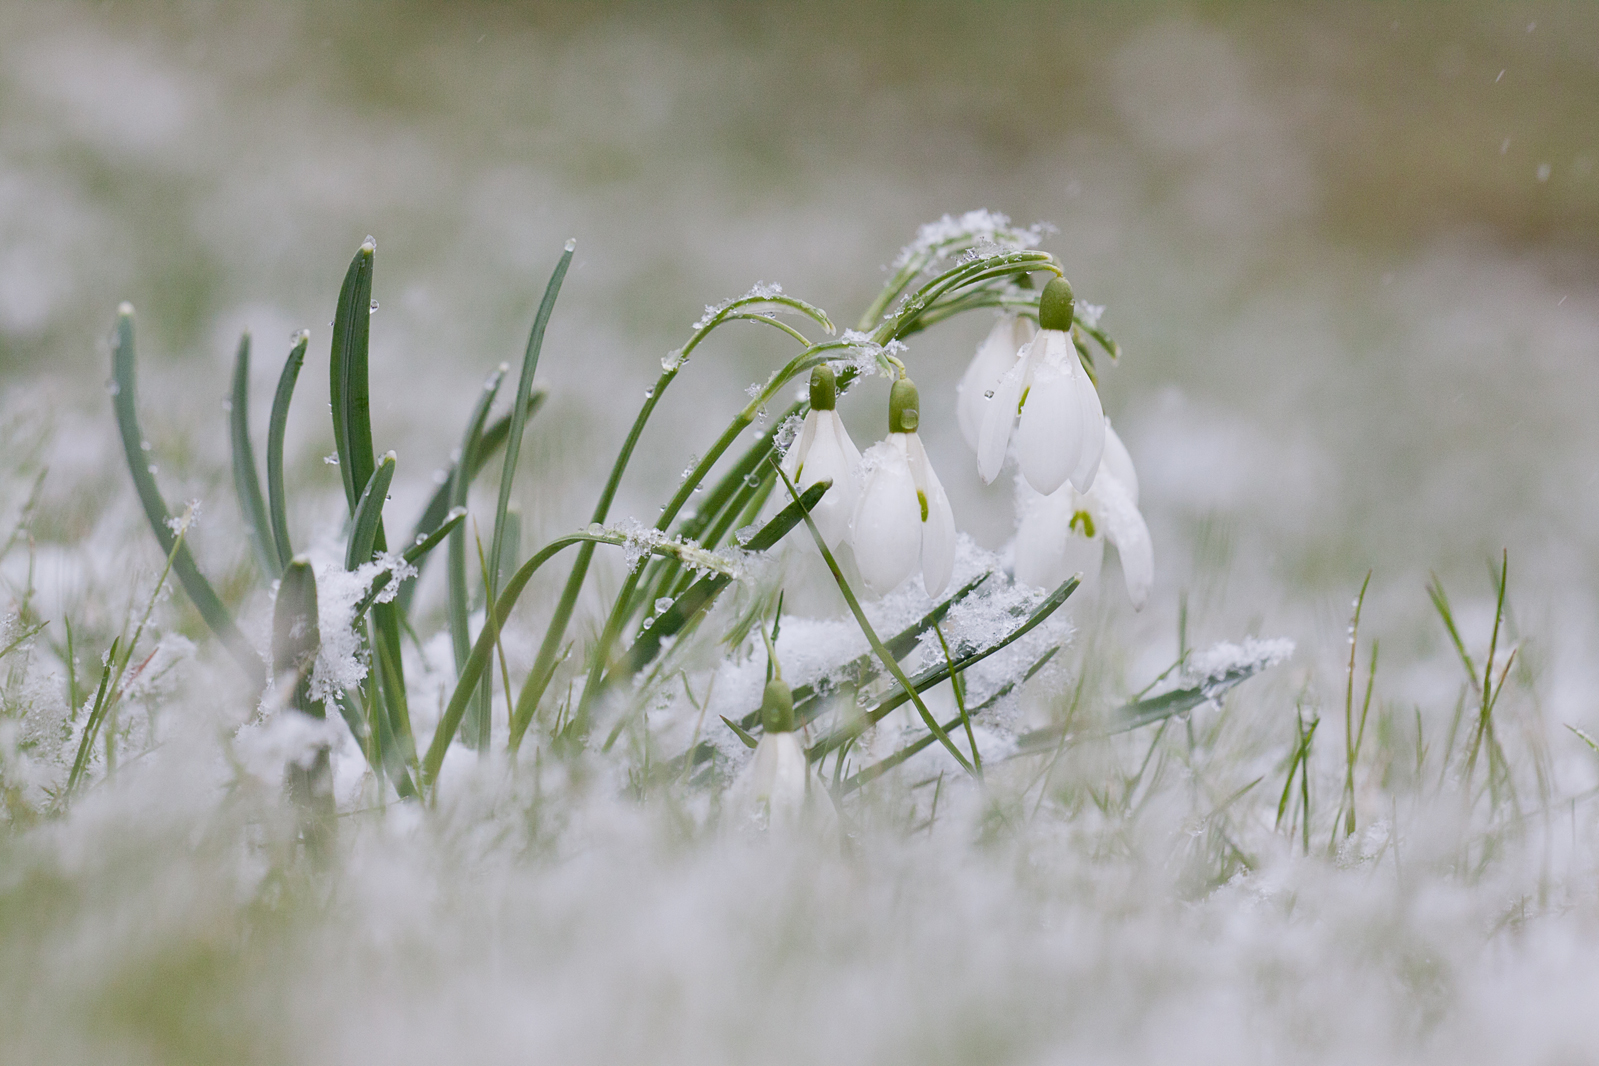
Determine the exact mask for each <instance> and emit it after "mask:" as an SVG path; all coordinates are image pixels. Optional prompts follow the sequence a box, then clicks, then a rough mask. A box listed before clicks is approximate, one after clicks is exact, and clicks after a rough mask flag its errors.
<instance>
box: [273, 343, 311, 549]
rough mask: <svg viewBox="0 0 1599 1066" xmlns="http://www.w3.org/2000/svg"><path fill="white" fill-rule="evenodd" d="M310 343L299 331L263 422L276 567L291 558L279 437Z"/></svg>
mask: <svg viewBox="0 0 1599 1066" xmlns="http://www.w3.org/2000/svg"><path fill="white" fill-rule="evenodd" d="M310 343H311V334H310V332H309V331H307V330H303V329H302V330H301V331H300V332H299V333H298V334H297V335H296V337H295V340H294V347H293V348H291V349H289V358H288V359H287V360H286V361H285V362H284V364H283V373H281V374H279V375H278V390H277V392H276V393H275V394H273V397H272V418H271V421H269V422H268V423H267V512H268V515H269V517H270V519H271V522H272V539H273V541H274V542H275V544H276V548H277V553H278V565H279V566H280V567H285V566H288V565H289V560H290V559H292V558H293V557H294V548H293V546H292V545H291V544H290V542H289V502H288V497H287V496H285V495H284V492H283V434H284V431H285V429H286V428H287V426H288V422H289V402H290V401H291V400H292V399H293V398H294V385H295V382H297V381H299V379H300V367H302V366H304V365H305V349H306V346H307V345H309V344H310Z"/></svg>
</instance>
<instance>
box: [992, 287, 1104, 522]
mask: <svg viewBox="0 0 1599 1066" xmlns="http://www.w3.org/2000/svg"><path fill="white" fill-rule="evenodd" d="M1073 308H1074V305H1073V299H1072V287H1071V286H1070V285H1069V284H1067V282H1066V279H1064V278H1055V279H1054V280H1052V281H1051V282H1050V283H1049V284H1048V285H1046V286H1045V287H1044V293H1043V296H1042V297H1041V298H1040V300H1039V303H1038V324H1039V327H1040V328H1039V331H1038V335H1037V336H1036V337H1034V338H1033V339H1032V341H1031V343H1029V344H1028V345H1027V347H1026V349H1025V350H1024V351H1022V352H1019V353H1018V355H1017V359H1016V361H1015V363H1014V364H1013V365H1012V366H1011V368H1010V369H1009V370H1007V371H1006V372H1005V374H1004V376H1002V377H1001V378H1000V379H999V383H998V384H997V385H995V386H993V388H992V390H990V391H991V393H992V395H990V396H987V397H986V398H985V400H984V408H983V417H982V424H981V426H980V427H979V430H978V440H977V472H978V473H979V474H981V475H982V478H983V480H984V481H985V482H991V481H993V480H994V478H995V477H997V476H998V475H999V469H1000V467H1001V466H1003V465H1004V463H1005V453H1006V451H1007V449H1008V448H1009V446H1010V441H1011V436H1012V431H1013V430H1014V431H1015V438H1016V455H1017V459H1018V460H1019V461H1020V465H1021V469H1022V476H1023V477H1024V478H1026V479H1027V483H1028V484H1029V485H1031V486H1032V487H1033V488H1035V489H1037V490H1038V491H1039V492H1041V493H1043V494H1044V495H1046V496H1048V495H1050V494H1051V493H1053V492H1054V491H1055V490H1056V489H1059V488H1060V487H1061V486H1062V485H1064V484H1065V483H1066V482H1068V481H1070V482H1071V483H1072V485H1073V486H1074V487H1076V488H1077V490H1078V491H1080V492H1087V491H1088V490H1089V489H1090V488H1092V487H1093V484H1094V475H1095V474H1097V473H1098V472H1099V462H1100V457H1101V455H1102V454H1103V453H1104V450H1105V412H1104V409H1103V408H1101V407H1100V404H1099V393H1098V392H1097V391H1095V389H1094V383H1093V382H1092V381H1090V380H1088V374H1087V372H1086V371H1085V370H1083V365H1082V363H1081V362H1080V361H1079V360H1078V358H1077V350H1076V346H1075V345H1073V343H1072V339H1071V335H1070V330H1071V328H1072V313H1073ZM1018 413H1019V414H1020V423H1019V424H1018V419H1017V415H1018Z"/></svg>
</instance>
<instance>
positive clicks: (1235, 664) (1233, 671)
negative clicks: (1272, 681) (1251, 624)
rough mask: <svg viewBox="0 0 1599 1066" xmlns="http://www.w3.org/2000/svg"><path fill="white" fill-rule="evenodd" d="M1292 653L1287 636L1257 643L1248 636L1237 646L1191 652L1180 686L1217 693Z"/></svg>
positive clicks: (1284, 660) (1284, 659)
mask: <svg viewBox="0 0 1599 1066" xmlns="http://www.w3.org/2000/svg"><path fill="white" fill-rule="evenodd" d="M1293 654H1294V642H1293V641H1292V640H1289V639H1287V638H1286V637H1279V638H1277V639H1273V640H1260V639H1258V638H1256V637H1248V638H1246V639H1245V640H1244V641H1243V642H1242V643H1240V644H1233V643H1230V642H1225V641H1224V642H1223V643H1220V644H1217V645H1215V646H1213V647H1210V648H1207V649H1206V650H1204V651H1200V652H1193V653H1191V654H1190V655H1189V656H1188V659H1187V661H1185V662H1184V663H1183V669H1182V683H1183V684H1184V685H1187V686H1191V687H1198V688H1202V689H1204V690H1205V692H1206V694H1207V695H1209V694H1211V692H1212V691H1213V690H1214V691H1215V692H1216V693H1217V694H1219V693H1220V692H1221V691H1224V690H1226V689H1228V688H1231V687H1232V686H1233V685H1235V684H1237V683H1238V682H1239V681H1241V680H1243V679H1244V678H1247V677H1250V676H1251V675H1253V674H1258V673H1260V671H1262V670H1265V669H1267V668H1268V667H1272V666H1276V665H1277V664H1278V663H1281V662H1286V661H1287V660H1288V658H1289V657H1290V656H1291V655H1293Z"/></svg>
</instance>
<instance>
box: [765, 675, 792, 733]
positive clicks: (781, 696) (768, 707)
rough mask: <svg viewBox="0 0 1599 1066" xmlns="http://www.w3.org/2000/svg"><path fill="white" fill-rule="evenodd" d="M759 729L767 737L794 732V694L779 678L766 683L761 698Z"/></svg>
mask: <svg viewBox="0 0 1599 1066" xmlns="http://www.w3.org/2000/svg"><path fill="white" fill-rule="evenodd" d="M761 728H762V729H764V730H766V732H767V734H768V735H770V734H772V733H792V732H794V693H793V691H792V690H791V689H790V688H789V687H788V683H787V682H786V681H784V680H783V679H782V678H780V677H774V678H772V680H770V681H768V682H767V683H766V692H765V694H764V695H762V697H761Z"/></svg>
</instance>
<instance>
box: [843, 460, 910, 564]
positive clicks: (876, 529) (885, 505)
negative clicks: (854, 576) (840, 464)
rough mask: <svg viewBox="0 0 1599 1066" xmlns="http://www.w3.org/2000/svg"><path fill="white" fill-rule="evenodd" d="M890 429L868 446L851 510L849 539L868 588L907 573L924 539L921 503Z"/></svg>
mask: <svg viewBox="0 0 1599 1066" xmlns="http://www.w3.org/2000/svg"><path fill="white" fill-rule="evenodd" d="M904 436H905V434H902V433H891V434H889V440H886V441H879V442H878V443H876V444H874V445H872V446H871V448H869V449H867V452H866V455H865V456H864V459H863V462H864V465H865V466H866V468H867V473H866V478H865V483H864V484H863V485H862V486H861V499H860V503H859V504H858V505H857V507H856V510H855V521H854V525H853V528H852V529H851V533H850V544H851V546H852V547H853V548H854V549H855V564H856V566H857V567H858V568H859V569H860V572H861V578H862V580H864V581H865V582H866V586H867V588H869V589H870V590H871V591H872V592H874V593H878V594H881V593H884V592H888V591H889V590H891V589H893V588H894V587H896V586H897V585H899V583H900V582H902V581H904V580H905V579H906V578H907V577H910V575H911V573H912V572H913V571H914V570H915V569H916V563H917V556H918V555H919V554H920V549H921V544H922V508H921V504H919V503H918V502H917V500H916V482H915V481H914V480H913V479H912V477H911V471H910V464H909V463H908V462H907V461H906V456H905V449H904V445H903V443H900V442H895V441H894V440H893V438H895V437H904Z"/></svg>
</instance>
